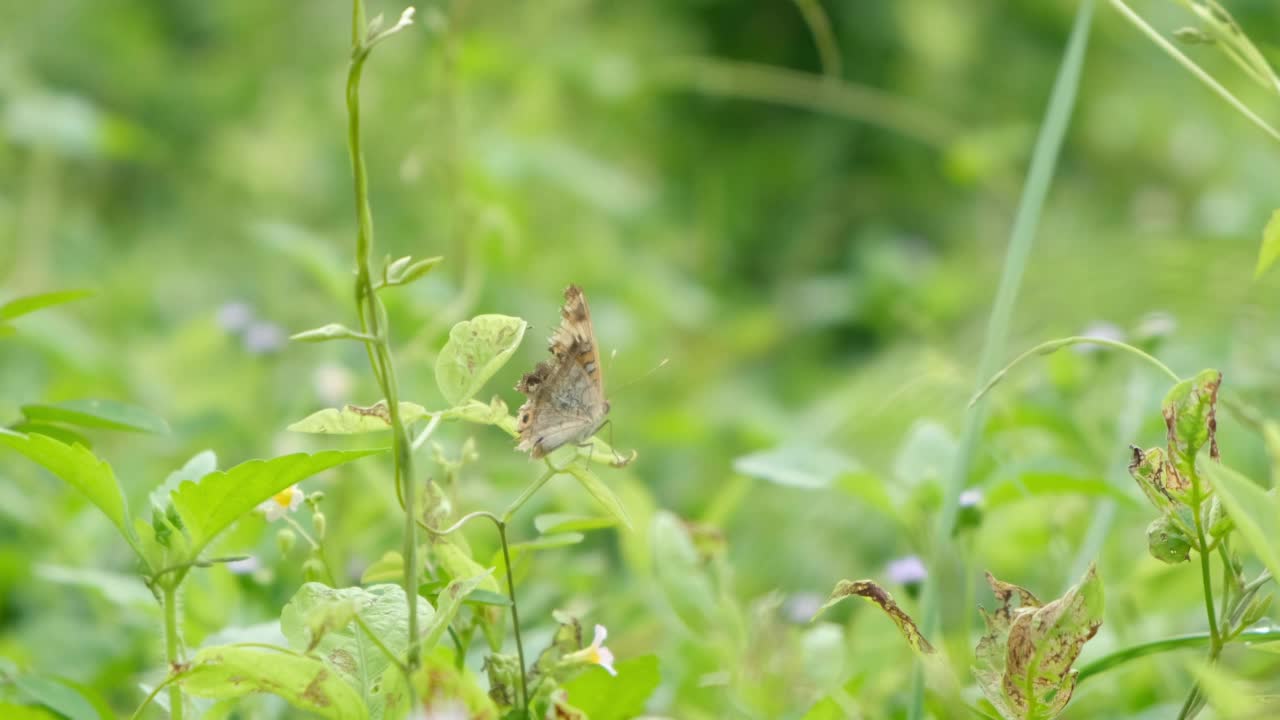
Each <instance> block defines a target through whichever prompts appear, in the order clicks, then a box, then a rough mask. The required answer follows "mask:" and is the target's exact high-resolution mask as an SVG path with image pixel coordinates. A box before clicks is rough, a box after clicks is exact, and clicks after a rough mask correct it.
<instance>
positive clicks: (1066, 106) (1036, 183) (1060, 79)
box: [909, 0, 1093, 720]
mask: <svg viewBox="0 0 1280 720" xmlns="http://www.w3.org/2000/svg"><path fill="white" fill-rule="evenodd" d="M1092 17H1093V0H1081V3H1080V5H1079V7H1078V9H1077V10H1076V17H1075V22H1074V23H1073V25H1072V28H1071V36H1070V39H1069V40H1068V41H1067V48H1066V51H1065V53H1064V54H1063V58H1062V64H1061V66H1060V67H1059V69H1058V75H1057V78H1056V79H1055V80H1054V84H1053V91H1052V93H1051V94H1050V97H1049V106H1048V109H1047V110H1046V112H1045V119H1044V122H1043V124H1042V125H1041V127H1040V133H1039V136H1038V137H1037V138H1036V144H1035V149H1034V151H1033V153H1032V156H1031V166H1030V168H1029V170H1028V172H1027V182H1026V184H1025V185H1024V186H1023V191H1022V197H1021V199H1020V200H1019V202H1018V210H1017V213H1016V215H1015V218H1014V223H1013V230H1012V231H1011V233H1010V237H1009V247H1008V249H1007V251H1006V252H1005V262H1004V268H1003V270H1002V271H1001V275H1000V284H999V287H998V289H997V290H996V297H995V303H994V307H993V308H992V311H991V318H990V321H989V322H988V325H987V334H986V339H985V342H984V344H983V348H982V353H981V356H980V358H979V361H978V373H977V376H978V380H977V382H978V383H983V382H985V380H986V378H988V377H990V376H991V375H992V373H993V372H994V371H995V369H996V367H997V366H996V363H997V362H998V361H999V358H1000V357H1001V356H1002V355H1003V354H1004V348H1005V344H1006V342H1007V339H1008V334H1009V320H1010V318H1011V317H1012V315H1013V309H1014V304H1015V302H1016V300H1017V295H1018V289H1019V287H1020V286H1021V284H1022V275H1023V273H1024V271H1025V269H1026V266H1027V259H1028V257H1029V256H1030V254H1031V245H1032V243H1033V241H1034V240H1035V230H1036V227H1037V226H1038V225H1039V223H1040V214H1041V211H1042V210H1043V208H1044V201H1045V197H1046V196H1047V195H1048V192H1049V184H1050V180H1051V179H1052V178H1053V173H1054V168H1055V166H1056V165H1057V160H1058V154H1059V151H1060V150H1061V149H1062V143H1063V139H1064V137H1065V136H1066V131H1067V124H1068V121H1069V120H1070V117H1071V111H1072V108H1073V107H1074V106H1075V99H1076V91H1077V88H1078V87H1079V85H1080V75H1081V72H1082V70H1083V68H1084V58H1085V50H1086V48H1087V47H1088V39H1089V27H1090V21H1091V19H1092ZM978 387H979V388H981V385H979V386H978ZM985 419H986V403H985V402H983V401H982V399H981V398H979V401H978V402H977V403H974V404H973V405H971V406H970V407H969V412H968V413H967V414H966V416H965V421H964V429H963V432H962V434H961V440H960V446H959V451H958V452H957V453H956V459H955V462H954V464H953V465H952V467H951V473H950V477H949V479H948V483H947V486H946V488H945V490H944V492H945V495H944V499H943V503H942V509H941V511H940V512H939V514H938V520H937V526H936V529H935V532H934V534H933V538H932V547H931V548H930V557H929V561H930V566H931V573H930V574H931V575H932V577H933V578H934V579H933V580H931V581H930V582H927V583H925V588H924V598H923V601H922V611H923V612H922V615H923V623H922V626H923V630H924V633H925V635H926V636H929V635H931V634H933V633H934V632H935V631H936V630H937V629H938V627H939V625H940V620H941V607H940V602H939V601H940V594H939V591H938V580H937V578H938V577H939V576H940V575H941V573H939V572H937V570H938V568H939V564H940V561H941V558H942V557H943V550H944V546H945V545H946V544H947V543H949V542H950V540H951V533H952V531H953V530H954V529H955V523H956V515H957V512H958V511H959V506H960V493H961V491H963V490H964V487H965V485H967V484H968V477H969V469H970V467H971V466H972V464H973V458H974V455H975V454H976V452H977V447H978V439H979V437H980V436H981V433H982V426H983V423H984V421H985ZM913 686H914V687H913V692H912V698H911V711H910V715H909V717H911V718H912V720H919V719H920V718H922V717H923V716H924V673H923V670H922V668H921V666H920V664H919V662H918V661H917V664H916V672H915V678H914V682H913Z"/></svg>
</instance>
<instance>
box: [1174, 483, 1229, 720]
mask: <svg viewBox="0 0 1280 720" xmlns="http://www.w3.org/2000/svg"><path fill="white" fill-rule="evenodd" d="M1191 483H1192V497H1193V498H1194V502H1193V503H1192V508H1191V512H1192V514H1193V516H1194V520H1195V527H1196V540H1197V541H1198V542H1199V544H1200V548H1199V551H1198V552H1199V555H1200V583H1201V584H1202V585H1203V586H1204V611H1205V614H1206V615H1208V617H1209V664H1210V665H1212V664H1213V663H1214V662H1215V661H1217V659H1218V655H1219V654H1221V653H1222V635H1221V634H1220V633H1219V632H1218V617H1217V613H1216V612H1215V611H1214V609H1213V574H1212V572H1211V568H1210V566H1209V549H1208V548H1209V545H1208V542H1207V541H1206V540H1205V535H1204V521H1203V520H1202V519H1201V517H1200V515H1201V509H1202V508H1201V506H1202V505H1203V504H1204V499H1203V498H1202V497H1201V495H1200V480H1199V478H1197V477H1196V474H1195V473H1192V474H1191ZM1201 695H1202V694H1201V692H1200V683H1199V682H1196V683H1194V684H1193V685H1192V686H1191V691H1190V692H1189V693H1187V699H1186V701H1185V702H1184V703H1183V704H1182V709H1181V710H1179V711H1178V720H1187V719H1188V718H1193V717H1195V716H1196V714H1197V713H1198V712H1199V711H1200V708H1201V706H1202V704H1203V703H1202V702H1201Z"/></svg>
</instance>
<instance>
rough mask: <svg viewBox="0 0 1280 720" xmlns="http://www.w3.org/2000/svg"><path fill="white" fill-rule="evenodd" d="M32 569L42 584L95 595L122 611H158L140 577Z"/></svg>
mask: <svg viewBox="0 0 1280 720" xmlns="http://www.w3.org/2000/svg"><path fill="white" fill-rule="evenodd" d="M33 569H34V571H35V575H36V577H38V578H40V579H41V580H44V581H46V582H52V583H58V584H60V585H65V586H67V587H74V588H76V591H77V592H96V593H98V594H100V595H102V597H104V598H106V599H107V600H110V601H111V602H112V603H115V604H116V605H118V606H120V607H122V608H126V607H127V608H144V607H145V608H153V607H155V603H156V598H155V596H154V595H152V594H151V591H150V590H148V589H147V586H146V585H144V584H143V583H142V580H141V579H140V578H139V577H138V576H137V575H125V574H123V573H115V572H111V571H109V570H98V569H97V568H91V567H83V568H82V567H67V566H65V565H48V564H40V565H36V566H35V567H34V568H33Z"/></svg>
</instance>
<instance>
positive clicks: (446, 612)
mask: <svg viewBox="0 0 1280 720" xmlns="http://www.w3.org/2000/svg"><path fill="white" fill-rule="evenodd" d="M485 580H492V577H491V576H490V575H489V573H488V572H487V571H486V572H484V573H483V574H481V575H476V576H475V577H469V578H463V579H461V580H454V581H453V582H451V583H449V584H448V585H446V586H445V588H444V590H441V591H440V594H439V595H437V596H436V613H435V617H433V618H431V623H430V624H429V625H427V627H426V630H425V631H424V632H423V635H422V649H423V650H424V651H430V650H431V648H433V647H435V646H436V643H438V642H440V638H442V637H444V633H445V631H446V630H448V629H449V623H451V622H453V618H454V617H456V616H457V614H458V610H459V609H460V608H461V607H462V602H463V600H465V599H466V597H467V595H470V594H471V592H472V591H473V590H475V589H476V588H478V587H480V585H481V583H483V582H485Z"/></svg>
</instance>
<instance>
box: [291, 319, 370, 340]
mask: <svg viewBox="0 0 1280 720" xmlns="http://www.w3.org/2000/svg"><path fill="white" fill-rule="evenodd" d="M289 339H290V340H296V341H298V342H328V341H330V340H359V341H360V342H372V341H373V340H374V339H375V338H374V337H373V336H371V335H368V334H366V333H362V332H357V331H355V330H352V329H351V328H349V327H347V326H346V325H340V324H338V323H329V324H328V325H323V326H321V327H318V328H311V329H310V330H303V331H302V332H296V333H294V334H292V335H290V336H289Z"/></svg>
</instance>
